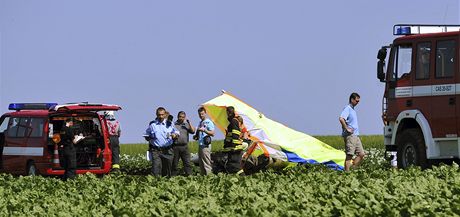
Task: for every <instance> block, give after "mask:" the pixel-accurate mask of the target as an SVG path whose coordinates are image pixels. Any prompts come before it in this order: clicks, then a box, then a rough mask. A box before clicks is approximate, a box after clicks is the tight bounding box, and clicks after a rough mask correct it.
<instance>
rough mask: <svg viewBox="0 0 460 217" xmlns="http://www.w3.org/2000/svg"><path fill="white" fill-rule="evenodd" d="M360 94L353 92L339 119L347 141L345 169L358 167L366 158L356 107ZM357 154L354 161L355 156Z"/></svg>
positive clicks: (344, 138)
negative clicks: (360, 137) (360, 136)
mask: <svg viewBox="0 0 460 217" xmlns="http://www.w3.org/2000/svg"><path fill="white" fill-rule="evenodd" d="M360 98H361V97H360V96H359V94H357V93H352V94H351V95H350V98H349V100H348V102H349V104H348V105H346V106H345V108H344V109H343V111H342V113H341V114H340V117H339V121H340V124H341V125H342V136H343V140H344V141H345V154H346V157H345V171H350V168H351V167H352V166H354V167H358V166H359V164H360V163H361V162H362V160H363V159H364V155H365V154H364V148H363V145H362V143H361V140H360V139H359V127H358V116H357V115H356V111H355V107H356V105H358V103H359V100H360ZM355 155H357V156H356V158H355V160H354V161H353V156H355Z"/></svg>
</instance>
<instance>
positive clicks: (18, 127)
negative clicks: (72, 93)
mask: <svg viewBox="0 0 460 217" xmlns="http://www.w3.org/2000/svg"><path fill="white" fill-rule="evenodd" d="M120 109H121V107H119V106H117V105H107V104H90V103H75V104H63V105H58V104H56V103H12V104H10V105H9V110H14V111H12V112H9V113H6V114H4V115H2V116H1V118H0V152H1V158H0V170H1V171H2V172H6V173H12V174H21V175H37V174H41V175H62V174H64V170H63V168H62V166H61V165H60V163H59V162H63V153H62V151H61V149H62V147H60V146H61V144H60V134H59V133H60V130H61V128H62V126H64V124H65V120H66V119H69V118H71V119H72V120H73V121H74V126H73V127H74V128H75V131H76V133H77V134H78V135H79V136H81V137H84V139H83V140H82V141H80V142H78V143H77V144H76V145H75V147H76V149H77V173H78V174H82V173H86V172H91V173H94V174H107V173H108V172H109V171H110V168H111V163H112V152H111V149H110V144H109V139H108V131H107V127H106V126H107V125H106V120H105V117H104V115H103V114H102V111H116V110H120Z"/></svg>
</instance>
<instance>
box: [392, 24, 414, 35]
mask: <svg viewBox="0 0 460 217" xmlns="http://www.w3.org/2000/svg"><path fill="white" fill-rule="evenodd" d="M410 34H411V32H410V27H409V26H401V27H398V28H397V29H396V34H394V35H410Z"/></svg>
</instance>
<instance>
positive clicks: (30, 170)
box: [26, 161, 39, 176]
mask: <svg viewBox="0 0 460 217" xmlns="http://www.w3.org/2000/svg"><path fill="white" fill-rule="evenodd" d="M26 172H27V175H28V176H37V175H39V173H38V170H37V167H36V166H35V163H34V162H33V161H29V163H27V170H26Z"/></svg>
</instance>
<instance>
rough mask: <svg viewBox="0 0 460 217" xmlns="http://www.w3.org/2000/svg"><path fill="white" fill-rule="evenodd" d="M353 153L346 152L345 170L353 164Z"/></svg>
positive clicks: (348, 169)
mask: <svg viewBox="0 0 460 217" xmlns="http://www.w3.org/2000/svg"><path fill="white" fill-rule="evenodd" d="M352 161H353V155H349V154H347V155H346V156H345V171H346V172H348V171H350V168H351V166H352V165H353V162H352Z"/></svg>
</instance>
